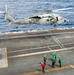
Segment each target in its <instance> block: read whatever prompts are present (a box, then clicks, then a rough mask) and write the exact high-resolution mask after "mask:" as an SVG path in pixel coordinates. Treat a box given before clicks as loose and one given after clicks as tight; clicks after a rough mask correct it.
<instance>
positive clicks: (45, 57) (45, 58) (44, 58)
mask: <svg viewBox="0 0 74 75" xmlns="http://www.w3.org/2000/svg"><path fill="white" fill-rule="evenodd" d="M43 60H44V64H45V65H46V60H47V56H46V55H44V57H43Z"/></svg>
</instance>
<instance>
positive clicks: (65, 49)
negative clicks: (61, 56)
mask: <svg viewBox="0 0 74 75" xmlns="http://www.w3.org/2000/svg"><path fill="white" fill-rule="evenodd" d="M69 49H74V47H70V48H63V49H57V50H50V51H42V52H35V53H28V54H21V55H15V56H11V57H8V58H17V57H24V56H32V55H38V54H44V53H50V52H58V51H67V50H69Z"/></svg>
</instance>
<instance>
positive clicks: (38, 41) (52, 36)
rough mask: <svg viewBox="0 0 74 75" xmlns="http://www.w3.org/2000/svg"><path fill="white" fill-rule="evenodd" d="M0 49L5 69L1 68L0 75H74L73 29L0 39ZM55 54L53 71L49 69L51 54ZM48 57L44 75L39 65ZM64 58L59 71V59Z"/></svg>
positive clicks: (10, 34)
mask: <svg viewBox="0 0 74 75" xmlns="http://www.w3.org/2000/svg"><path fill="white" fill-rule="evenodd" d="M0 48H6V50H7V52H6V54H7V56H6V58H7V61H8V63H7V64H8V67H1V68H0V75H49V74H52V75H54V74H55V75H59V74H60V75H63V74H65V75H66V74H67V75H70V74H71V75H73V74H74V72H73V70H74V60H73V58H74V29H55V30H48V31H34V32H23V33H11V32H10V33H6V34H1V35H0ZM52 52H56V53H57V62H56V64H55V68H52V67H51V65H52V63H51V53H52ZM45 54H46V55H47V63H46V67H45V73H44V74H43V73H42V71H41V66H40V62H43V56H44V55H45ZM59 56H61V57H62V58H63V61H62V67H61V68H59V65H58V57H59Z"/></svg>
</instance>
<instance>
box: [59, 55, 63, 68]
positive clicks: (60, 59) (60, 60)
mask: <svg viewBox="0 0 74 75" xmlns="http://www.w3.org/2000/svg"><path fill="white" fill-rule="evenodd" d="M61 62H62V58H61V57H60V56H59V67H61V66H62V65H61Z"/></svg>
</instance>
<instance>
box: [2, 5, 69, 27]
mask: <svg viewBox="0 0 74 75" xmlns="http://www.w3.org/2000/svg"><path fill="white" fill-rule="evenodd" d="M48 11H49V12H51V10H48ZM2 13H3V14H4V15H5V19H6V20H7V21H8V24H9V25H10V24H18V25H22V24H24V25H27V24H50V25H54V27H56V26H57V25H58V24H61V23H64V22H68V21H69V20H67V19H65V18H63V17H62V16H61V15H59V14H55V13H43V14H42V13H41V14H38V15H34V16H32V17H29V18H24V19H19V20H14V19H13V18H12V17H11V16H10V15H9V12H8V11H7V6H6V10H5V12H2Z"/></svg>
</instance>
